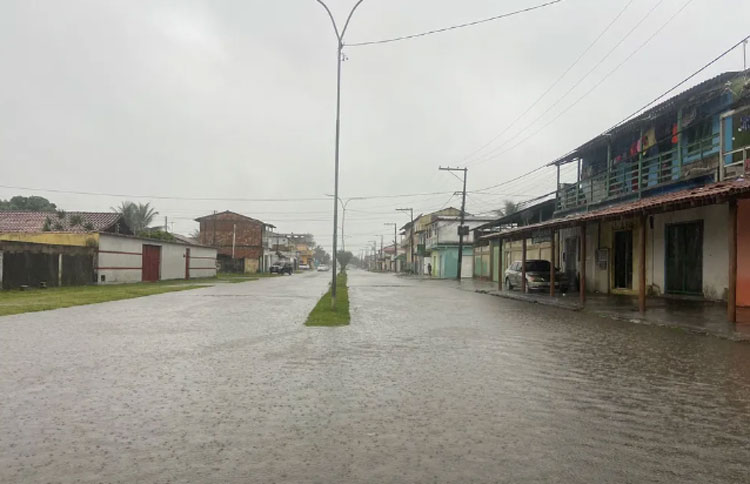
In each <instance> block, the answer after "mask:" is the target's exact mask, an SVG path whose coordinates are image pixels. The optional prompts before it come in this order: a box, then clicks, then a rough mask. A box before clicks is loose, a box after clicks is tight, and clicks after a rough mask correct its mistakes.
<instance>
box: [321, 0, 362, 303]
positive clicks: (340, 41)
mask: <svg viewBox="0 0 750 484" xmlns="http://www.w3.org/2000/svg"><path fill="white" fill-rule="evenodd" d="M363 1H364V0H358V1H357V3H355V4H354V7H352V10H351V11H350V12H349V16H348V17H347V18H346V22H345V23H344V27H343V28H342V29H341V32H339V28H338V26H337V25H336V19H334V18H333V14H332V13H331V10H330V9H329V8H328V6H327V5H326V4H325V3H323V0H317V2H318V3H319V4H320V5H321V6H322V7H323V8H324V9H325V11H326V12H327V13H328V17H329V18H330V19H331V24H332V25H333V31H334V33H335V34H336V40H337V49H336V149H335V158H334V177H333V179H334V185H333V186H334V188H333V197H334V198H333V256H332V259H333V261H332V262H333V263H332V264H331V266H332V270H331V272H332V273H333V274H332V277H333V281H332V282H331V307H335V306H336V257H337V254H336V242H337V235H336V232H337V231H338V223H339V220H338V219H339V142H340V139H341V61H342V60H343V55H344V52H343V50H344V35H346V29H347V28H348V27H349V22H350V21H351V19H352V15H354V11H355V10H357V7H359V6H360V5H361V4H362V2H363Z"/></svg>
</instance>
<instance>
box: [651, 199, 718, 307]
mask: <svg viewBox="0 0 750 484" xmlns="http://www.w3.org/2000/svg"><path fill="white" fill-rule="evenodd" d="M698 220H703V296H704V297H705V298H706V299H712V300H720V299H724V298H725V297H726V291H727V287H728V282H729V254H728V248H729V242H728V237H729V233H728V231H727V225H728V224H729V207H728V206H727V205H726V204H721V205H709V206H707V207H699V208H691V209H688V210H680V211H678V212H670V213H665V214H661V215H654V230H653V238H652V237H651V231H650V230H649V231H648V233H647V234H646V237H647V238H646V243H647V244H653V254H654V258H653V261H654V264H653V266H652V267H650V266H648V265H647V266H646V269H647V270H649V271H652V274H653V280H654V283H655V284H657V285H658V286H659V288H660V290H661V292H662V293H663V292H664V287H665V275H664V256H665V245H664V242H665V239H664V237H665V229H664V227H665V225H667V224H673V223H680V222H693V221H698ZM647 260H648V259H647ZM648 275H651V274H648ZM648 275H647V277H648Z"/></svg>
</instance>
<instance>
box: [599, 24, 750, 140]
mask: <svg viewBox="0 0 750 484" xmlns="http://www.w3.org/2000/svg"><path fill="white" fill-rule="evenodd" d="M748 39H750V35H748V36H746V37H745V38H744V39H742V40H740V41H739V42H737V43H736V44H734V45H733V46H731V47H730V48H728V49H727V50H725V51H724V52H722V53H721V54H719V55H718V56H717V57H716V58H714V59H713V60H712V61H711V62H709V63H708V64H706V65H704V66H703V67H701V68H700V69H698V70H697V71H695V72H693V73H692V74H690V75H689V76H688V77H686V78H685V79H683V80H682V81H680V82H678V83H677V84H675V85H674V86H673V87H671V88H670V89H668V90H667V91H665V92H664V93H663V94H661V95H659V96H657V97H656V98H655V99H654V100H653V101H651V102H649V103H647V104H646V105H645V106H643V107H641V108H640V109H638V110H637V111H635V112H633V114H631V115H630V116H627V117H626V118H625V119H623V120H622V121H620V122H619V123H617V124H615V125H614V126H612V127H611V128H610V129H608V130H607V131H605V133H606V132H609V131H612V130H613V129H615V128H617V127H618V126H620V125H622V124H624V123H626V122H628V121H629V120H630V119H631V118H633V117H634V116H636V115H637V114H638V113H640V112H641V111H644V110H646V109H648V108H649V107H651V106H653V105H654V104H656V103H657V102H659V101H660V100H661V99H663V98H664V97H666V96H668V95H669V94H670V93H671V92H673V91H674V90H675V89H677V88H679V87H680V86H682V85H683V84H685V83H686V82H688V81H689V80H690V79H692V78H694V77H695V76H697V75H698V74H700V73H701V72H703V71H705V70H706V69H708V68H709V67H711V66H712V65H714V64H715V63H717V62H718V61H719V60H720V59H721V58H722V57H724V56H726V55H727V54H729V53H730V52H732V51H733V50H734V49H736V48H737V47H739V46H740V45H742V44H743V43H745V42H747V41H748Z"/></svg>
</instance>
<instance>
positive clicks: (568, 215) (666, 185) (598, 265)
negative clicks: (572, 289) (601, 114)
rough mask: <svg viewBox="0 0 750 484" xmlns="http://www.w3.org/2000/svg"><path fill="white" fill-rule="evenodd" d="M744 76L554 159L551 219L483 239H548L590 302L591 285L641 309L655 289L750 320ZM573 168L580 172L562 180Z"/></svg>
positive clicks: (749, 133) (698, 91)
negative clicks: (718, 305) (633, 300)
mask: <svg viewBox="0 0 750 484" xmlns="http://www.w3.org/2000/svg"><path fill="white" fill-rule="evenodd" d="M748 77H750V71H745V72H727V73H724V74H721V75H719V76H716V77H714V78H713V79H710V80H707V81H705V82H703V83H700V84H698V85H697V86H695V87H693V88H691V89H688V90H687V91H685V92H682V93H680V94H678V95H676V96H674V97H672V98H671V99H668V100H666V101H664V102H662V103H660V104H658V105H656V106H654V107H652V108H650V109H649V110H647V111H645V112H643V113H642V114H640V115H638V116H636V117H634V118H632V119H630V120H629V121H627V122H624V123H622V124H620V125H618V126H616V127H614V128H612V129H610V130H609V131H607V132H606V133H605V134H603V135H601V136H597V137H596V138H593V139H591V140H589V141H588V142H586V143H584V144H583V145H581V146H579V147H578V148H576V149H575V150H573V151H572V152H570V153H568V154H566V155H565V156H563V157H561V158H559V159H557V160H555V161H553V162H552V163H550V165H549V166H552V167H555V168H556V169H557V181H558V182H557V190H556V192H555V207H554V213H553V215H552V217H550V218H549V219H547V220H542V221H538V222H535V223H529V224H527V225H516V226H514V227H510V228H507V229H504V230H501V231H499V232H496V233H490V234H485V235H482V236H481V240H482V241H485V242H486V241H496V242H495V243H499V244H502V245H503V246H505V245H506V244H509V243H513V244H517V243H519V242H520V244H521V246H522V252H524V253H525V252H527V251H528V241H529V239H532V240H533V239H534V238H537V239H546V240H548V241H549V244H550V249H551V250H550V256H551V257H550V258H551V259H552V262H553V264H552V266H554V265H558V264H559V265H560V266H561V269H563V270H564V271H565V272H566V273H567V274H568V275H569V279H570V280H571V281H573V280H575V282H576V283H575V286H576V287H577V289H579V296H580V299H581V302H582V303H585V301H586V295H587V294H588V293H592V292H596V293H600V294H617V295H626V296H634V297H635V296H637V298H638V307H639V309H640V310H641V311H645V310H646V303H647V297H654V296H660V297H689V298H697V299H702V300H709V301H725V302H726V303H727V312H728V318H729V319H730V320H731V321H740V322H750V243H749V242H750V179H748V178H747V177H748V176H749V175H750V83H748ZM571 164H574V165H573V166H575V167H576V169H575V173H576V175H575V179H573V180H567V181H564V180H561V179H560V176H561V168H562V167H563V166H566V165H571ZM527 257H528V254H527ZM552 277H554V271H551V274H550V278H552ZM524 282H525V281H524ZM551 291H552V292H554V285H552V289H551Z"/></svg>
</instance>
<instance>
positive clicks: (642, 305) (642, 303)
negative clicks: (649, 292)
mask: <svg viewBox="0 0 750 484" xmlns="http://www.w3.org/2000/svg"><path fill="white" fill-rule="evenodd" d="M647 222H648V219H647V217H646V216H645V215H643V216H641V232H640V234H639V237H638V249H639V251H640V260H639V261H638V310H639V311H640V312H641V314H643V313H645V312H646V226H647Z"/></svg>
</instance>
